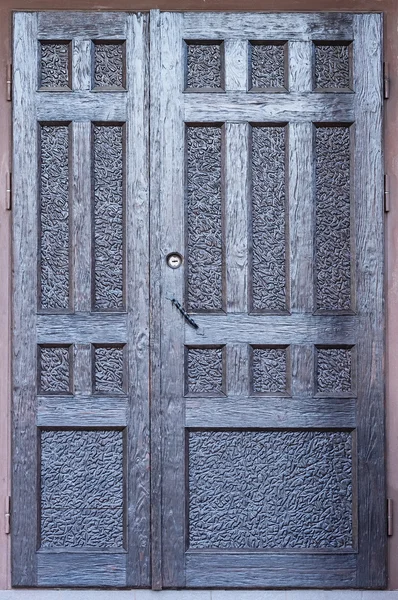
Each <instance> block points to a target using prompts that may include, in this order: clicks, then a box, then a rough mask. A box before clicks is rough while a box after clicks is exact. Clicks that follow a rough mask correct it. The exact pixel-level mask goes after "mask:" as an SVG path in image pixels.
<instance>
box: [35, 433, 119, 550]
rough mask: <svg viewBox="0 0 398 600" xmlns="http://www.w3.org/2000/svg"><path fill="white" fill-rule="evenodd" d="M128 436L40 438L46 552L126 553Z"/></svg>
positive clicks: (52, 435)
mask: <svg viewBox="0 0 398 600" xmlns="http://www.w3.org/2000/svg"><path fill="white" fill-rule="evenodd" d="M123 487H124V481H123V434H122V432H121V431H99V430H92V431H91V430H76V431H74V430H63V431H42V433H41V547H42V548H54V547H63V548H77V547H81V546H87V547H96V548H121V547H123V522H124V521H123Z"/></svg>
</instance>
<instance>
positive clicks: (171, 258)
mask: <svg viewBox="0 0 398 600" xmlns="http://www.w3.org/2000/svg"><path fill="white" fill-rule="evenodd" d="M166 262H167V266H168V267H170V269H178V268H179V267H181V265H182V256H181V254H179V253H178V252H171V253H170V254H168V255H167V257H166Z"/></svg>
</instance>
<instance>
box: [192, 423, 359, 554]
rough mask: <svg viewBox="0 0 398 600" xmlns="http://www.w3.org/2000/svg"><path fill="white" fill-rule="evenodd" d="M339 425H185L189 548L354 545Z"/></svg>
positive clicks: (345, 439)
mask: <svg viewBox="0 0 398 600" xmlns="http://www.w3.org/2000/svg"><path fill="white" fill-rule="evenodd" d="M352 512H353V492H352V440H351V434H350V433H349V432H346V431H334V432H330V431H269V430H268V431H192V432H190V433H189V545H190V548H192V549H205V548H220V549H228V548H231V549H235V548H239V549H254V548H291V549H302V548H322V549H343V548H344V549H349V548H352V546H353V527H352Z"/></svg>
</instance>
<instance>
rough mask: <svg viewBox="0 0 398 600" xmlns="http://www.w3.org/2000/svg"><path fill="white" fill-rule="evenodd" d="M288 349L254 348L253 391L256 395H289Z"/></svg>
mask: <svg viewBox="0 0 398 600" xmlns="http://www.w3.org/2000/svg"><path fill="white" fill-rule="evenodd" d="M287 353H288V351H287V349H286V348H252V391H253V392H254V393H255V394H276V395H278V394H283V395H286V394H288V393H289V390H288V379H287V362H288V361H287Z"/></svg>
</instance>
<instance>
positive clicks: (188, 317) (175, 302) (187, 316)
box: [171, 298, 199, 329]
mask: <svg viewBox="0 0 398 600" xmlns="http://www.w3.org/2000/svg"><path fill="white" fill-rule="evenodd" d="M171 303H172V304H174V306H175V307H176V308H177V310H179V311H180V313H181V314H182V316H183V317H184V319H185V320H186V321H187V322H188V323H189V324H190V325H191V327H193V328H194V329H199V325H198V324H197V323H196V322H195V321H194V320H193V318H192V317H190V316H189V314H188V313H187V311H186V310H185V308H184V307H183V306H181V304H180V303H179V302H178V300H176V299H175V298H171Z"/></svg>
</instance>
